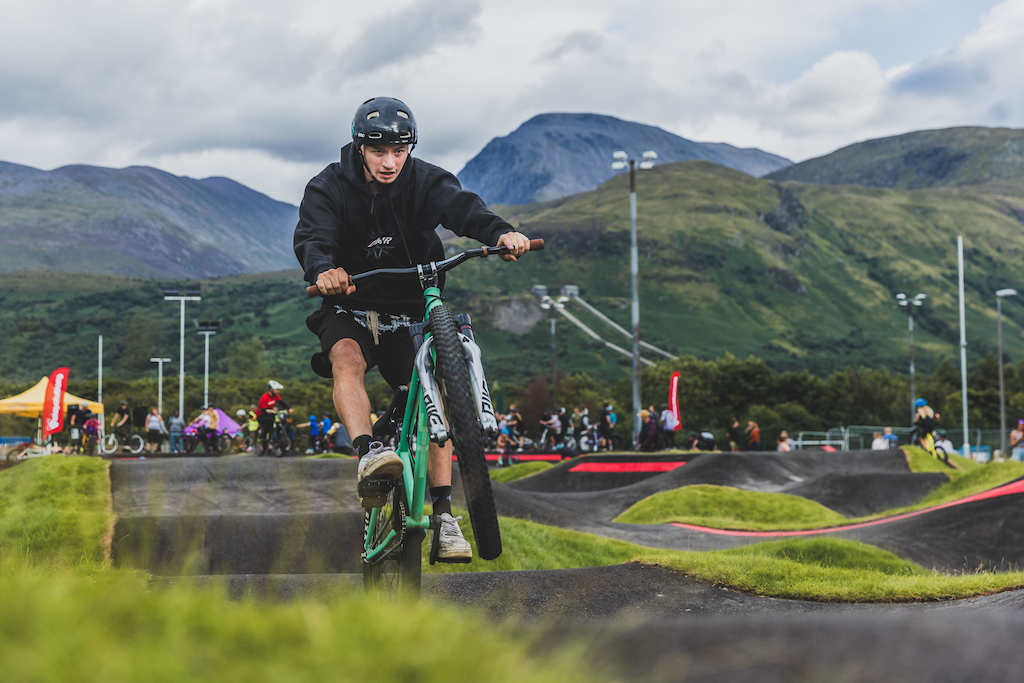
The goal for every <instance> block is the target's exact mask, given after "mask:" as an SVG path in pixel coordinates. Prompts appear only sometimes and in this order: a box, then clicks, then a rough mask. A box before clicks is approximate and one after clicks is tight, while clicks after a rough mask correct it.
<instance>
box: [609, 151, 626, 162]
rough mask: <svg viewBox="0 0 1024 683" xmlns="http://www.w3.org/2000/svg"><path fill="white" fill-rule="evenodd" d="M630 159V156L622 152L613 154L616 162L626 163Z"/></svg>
mask: <svg viewBox="0 0 1024 683" xmlns="http://www.w3.org/2000/svg"><path fill="white" fill-rule="evenodd" d="M628 158H629V155H628V154H626V153H625V152H623V151H621V150H620V151H618V152H615V153H613V154H612V159H615V160H616V161H625V160H626V159H628Z"/></svg>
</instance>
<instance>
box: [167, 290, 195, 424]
mask: <svg viewBox="0 0 1024 683" xmlns="http://www.w3.org/2000/svg"><path fill="white" fill-rule="evenodd" d="M164 301H180V302H181V331H180V335H179V338H180V351H179V354H178V363H179V365H180V367H179V370H178V415H180V416H181V417H182V418H184V417H185V302H186V301H202V297H201V296H187V295H186V296H179V295H178V293H177V291H175V292H174V293H173V294H170V293H167V294H164Z"/></svg>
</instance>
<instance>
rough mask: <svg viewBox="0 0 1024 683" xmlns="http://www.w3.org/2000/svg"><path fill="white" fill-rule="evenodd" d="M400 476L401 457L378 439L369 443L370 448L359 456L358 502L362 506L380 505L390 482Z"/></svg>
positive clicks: (389, 486) (389, 487)
mask: <svg viewBox="0 0 1024 683" xmlns="http://www.w3.org/2000/svg"><path fill="white" fill-rule="evenodd" d="M400 476H402V459H401V458H400V457H398V453H395V451H394V450H392V449H391V448H390V447H388V446H385V445H384V444H383V443H381V442H380V441H374V442H373V443H371V444H370V450H369V451H368V452H367V453H366V455H364V456H363V457H361V458H359V481H358V484H357V485H356V490H357V491H358V492H359V503H360V505H362V506H363V507H364V508H373V507H380V506H381V505H383V503H384V499H385V498H386V497H387V492H388V491H389V490H390V489H391V482H392V481H393V480H395V479H397V478H398V477H400Z"/></svg>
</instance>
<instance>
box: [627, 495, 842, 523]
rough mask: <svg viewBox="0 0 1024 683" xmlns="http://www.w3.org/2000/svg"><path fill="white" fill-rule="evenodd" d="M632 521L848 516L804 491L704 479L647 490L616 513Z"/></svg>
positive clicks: (826, 519) (796, 520) (744, 520)
mask: <svg viewBox="0 0 1024 683" xmlns="http://www.w3.org/2000/svg"><path fill="white" fill-rule="evenodd" d="M614 521H616V522H625V523H627V524H665V523H667V522H684V523H688V524H700V525H702V526H709V527H714V528H716V529H745V530H751V531H762V530H775V529H813V528H818V527H823V526H838V525H840V524H843V523H845V522H846V521H847V519H846V517H844V516H843V515H841V514H839V513H838V512H836V511H834V510H830V509H829V508H827V507H825V506H824V505H822V504H820V503H816V502H814V501H812V500H808V499H806V498H801V497H800V496H791V495H789V494H785V493H763V492H760V491H742V490H740V489H737V488H733V487H731V486H712V485H710V484H699V485H696V486H684V487H683V488H679V489H674V490H672V491H663V492H661V493H656V494H654V495H653V496H648V497H647V498H644V499H643V500H641V501H639V502H637V503H635V504H634V505H632V506H631V507H630V508H629V509H628V510H626V511H625V512H623V513H622V514H621V515H619V516H618V517H616V518H615V520H614Z"/></svg>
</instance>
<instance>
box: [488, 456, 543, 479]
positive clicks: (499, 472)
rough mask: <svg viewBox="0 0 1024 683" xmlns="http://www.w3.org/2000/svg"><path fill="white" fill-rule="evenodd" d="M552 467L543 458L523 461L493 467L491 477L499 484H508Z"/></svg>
mask: <svg viewBox="0 0 1024 683" xmlns="http://www.w3.org/2000/svg"><path fill="white" fill-rule="evenodd" d="M551 467H552V465H551V463H549V462H544V461H543V460H533V461H530V462H521V463H517V464H515V465H512V466H510V467H501V468H498V469H492V470H491V479H492V480H494V481H496V482H498V483H499V484H507V483H509V482H510V481H516V480H517V479H523V478H524V477H529V476H531V475H534V474H537V473H538V472H543V471H544V470H549V469H551Z"/></svg>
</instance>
